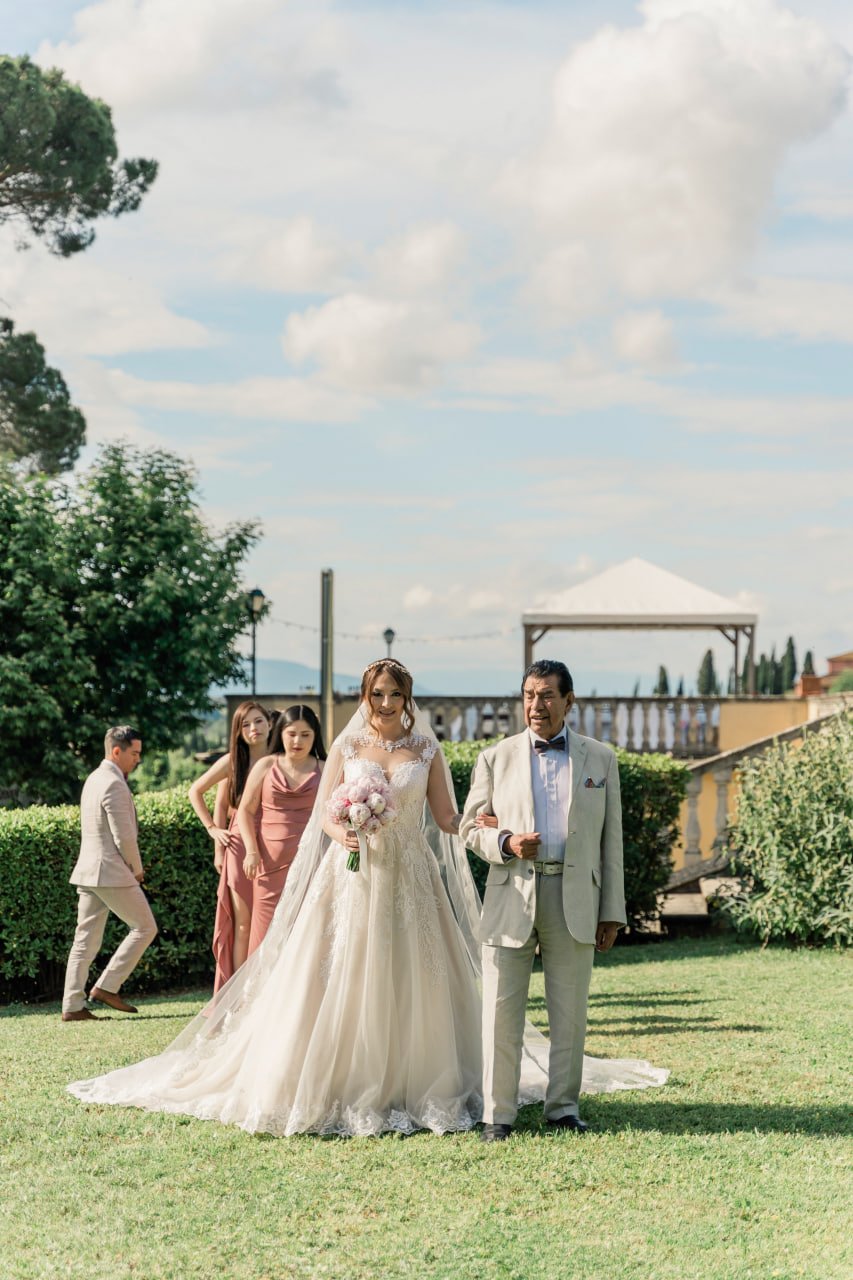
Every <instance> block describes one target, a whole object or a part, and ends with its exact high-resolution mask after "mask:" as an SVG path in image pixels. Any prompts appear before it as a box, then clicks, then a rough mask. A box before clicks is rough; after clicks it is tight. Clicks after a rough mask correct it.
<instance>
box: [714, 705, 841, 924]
mask: <svg viewBox="0 0 853 1280" xmlns="http://www.w3.org/2000/svg"><path fill="white" fill-rule="evenodd" d="M731 846H732V848H733V850H734V851H735V852H734V858H733V865H734V870H735V872H736V873H737V874H738V875H739V876H740V878H741V883H742V887H741V890H740V892H738V893H737V894H735V895H733V896H731V897H728V898H727V899H725V900H724V903H723V907H724V910H725V911H726V912H727V914H728V915H729V916H730V918H731V919H732V921H733V922H734V924H735V925H736V926H737V928H739V929H741V930H743V931H744V932H746V933H750V934H752V935H753V936H755V937H758V938H760V939H761V940H762V942H764V943H767V942H771V941H788V942H799V943H811V944H821V943H835V944H836V945H841V944H849V943H850V942H853V718H851V717H849V716H839V717H837V718H835V719H833V720H832V721H831V722H830V724H828V725H827V726H826V727H825V728H823V729H821V730H820V731H819V732H815V733H810V734H808V735H807V736H806V737H805V739H804V741H803V743H802V745H801V746H799V747H797V746H795V745H793V744H788V743H780V744H777V745H776V746H775V747H772V748H771V749H770V750H769V751H766V752H765V753H764V755H762V756H759V757H758V758H756V759H754V760H750V761H749V762H748V763H747V764H745V765H744V766H743V768H742V769H741V771H740V797H739V800H738V812H737V818H736V820H735V822H734V823H733V825H732V831H731Z"/></svg>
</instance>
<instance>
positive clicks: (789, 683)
mask: <svg viewBox="0 0 853 1280" xmlns="http://www.w3.org/2000/svg"><path fill="white" fill-rule="evenodd" d="M796 683H797V651H796V649H795V648H794V637H793V636H788V641H787V644H786V645H785V652H784V654H783V655H782V692H783V693H787V692H788V690H789V689H793V687H794V685H795V684H796Z"/></svg>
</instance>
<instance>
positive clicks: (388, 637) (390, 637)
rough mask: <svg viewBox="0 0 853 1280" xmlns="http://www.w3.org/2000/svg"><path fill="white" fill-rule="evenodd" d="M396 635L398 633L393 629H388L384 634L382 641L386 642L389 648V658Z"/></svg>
mask: <svg viewBox="0 0 853 1280" xmlns="http://www.w3.org/2000/svg"><path fill="white" fill-rule="evenodd" d="M396 634H397V632H396V631H395V630H394V629H393V627H386V628H385V630H384V631H383V632H382V639H383V640H384V641H385V643H386V644H387V646H388V657H389V658H390V657H391V645H392V644H393V643H394V637H395V636H396Z"/></svg>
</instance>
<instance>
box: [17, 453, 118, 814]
mask: <svg viewBox="0 0 853 1280" xmlns="http://www.w3.org/2000/svg"><path fill="white" fill-rule="evenodd" d="M0 527H2V529H3V549H2V555H0V636H2V642H0V740H1V741H2V743H3V750H2V751H0V796H2V799H4V800H6V801H11V802H12V803H13V804H21V803H24V802H26V801H27V800H28V799H38V800H44V801H50V802H57V803H60V802H63V801H67V800H70V799H72V796H73V789H74V788H73V784H74V781H75V779H76V777H77V773H78V770H79V764H80V762H79V757H78V753H77V751H76V750H75V745H74V738H75V737H77V738H79V737H81V736H82V737H83V738H85V739H87V740H89V739H92V738H94V737H95V736H96V735H97V732H98V730H99V729H100V732H101V734H103V731H104V730H103V727H102V722H101V720H100V719H98V720H97V721H96V720H91V719H90V718H89V711H88V708H87V706H86V705H85V704H86V701H87V698H86V691H87V690H88V689H90V688H91V687H92V686H94V685H96V683H97V672H96V670H95V665H94V662H93V661H92V658H91V655H90V654H89V653H88V652H87V651H86V644H85V636H84V634H83V629H82V627H81V625H80V621H79V618H77V617H76V616H75V613H74V609H73V601H74V598H75V595H76V592H77V589H78V579H77V575H76V572H75V570H74V565H73V561H72V559H71V557H70V555H69V554H68V547H67V542H66V529H65V527H64V525H63V524H62V522H61V521H60V520H58V519H57V509H56V498H55V495H54V493H53V492H52V491H51V489H50V488H49V487H48V486H47V484H46V483H45V482H44V481H41V480H38V479H36V480H33V481H31V482H29V483H27V484H22V483H21V482H20V481H18V480H16V479H15V478H14V477H13V476H12V475H11V474H10V473H9V472H8V471H6V472H4V471H0ZM72 726H73V727H72Z"/></svg>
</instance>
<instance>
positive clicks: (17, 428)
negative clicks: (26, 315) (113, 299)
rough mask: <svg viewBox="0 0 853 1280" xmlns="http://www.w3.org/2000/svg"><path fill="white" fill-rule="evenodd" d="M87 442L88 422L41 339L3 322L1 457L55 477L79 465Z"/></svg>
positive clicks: (0, 338)
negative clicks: (47, 360) (79, 455)
mask: <svg viewBox="0 0 853 1280" xmlns="http://www.w3.org/2000/svg"><path fill="white" fill-rule="evenodd" d="M85 437H86V422H85V419H84V417H83V415H82V413H81V412H80V410H79V409H75V407H74V405H73V404H72V403H71V398H70V396H69V394H68V387H67V386H66V385H65V381H64V379H63V377H62V374H61V373H60V372H59V370H58V369H53V368H51V366H50V365H49V364H47V363H46V362H45V358H44V348H43V347H42V345H41V343H39V342H38V340H37V339H36V335H35V334H34V333H15V326H14V324H13V323H12V321H11V320H3V319H0V457H2V456H5V457H6V458H11V459H13V460H15V461H21V460H26V461H27V462H28V464H29V466H30V469H32V470H37V471H42V472H44V474H45V475H50V476H54V475H57V474H58V473H59V472H60V471H66V470H68V469H69V468H70V467H72V466H73V465H74V463H75V462H76V460H77V456H78V454H79V452H80V448H81V445H82V444H83V442H84V440H85Z"/></svg>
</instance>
